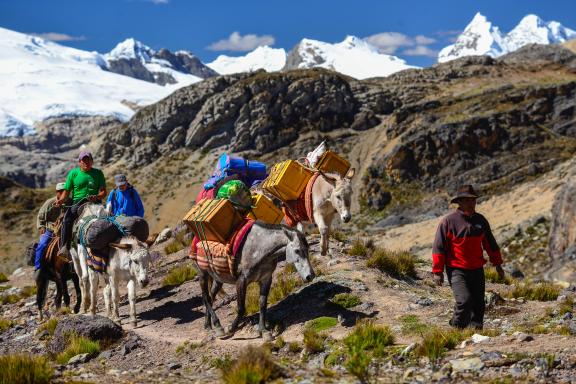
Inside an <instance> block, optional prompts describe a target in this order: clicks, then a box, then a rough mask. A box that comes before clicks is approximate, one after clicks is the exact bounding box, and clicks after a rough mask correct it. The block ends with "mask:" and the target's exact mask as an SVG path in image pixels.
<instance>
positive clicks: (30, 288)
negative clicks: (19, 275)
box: [20, 285, 37, 298]
mask: <svg viewBox="0 0 576 384" xmlns="http://www.w3.org/2000/svg"><path fill="white" fill-rule="evenodd" d="M36 292H37V288H36V286H35V285H27V286H25V287H24V288H22V290H21V291H20V296H21V297H22V298H27V297H30V296H34V295H35V294H36Z"/></svg>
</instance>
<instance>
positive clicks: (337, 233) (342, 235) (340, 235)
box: [330, 231, 348, 242]
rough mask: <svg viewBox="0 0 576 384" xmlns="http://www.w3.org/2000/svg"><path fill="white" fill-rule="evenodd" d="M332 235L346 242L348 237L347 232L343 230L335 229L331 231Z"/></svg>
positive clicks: (335, 238)
mask: <svg viewBox="0 0 576 384" xmlns="http://www.w3.org/2000/svg"><path fill="white" fill-rule="evenodd" d="M330 237H331V238H333V239H334V240H337V241H340V242H344V241H346V239H347V238H348V236H346V234H345V233H344V232H342V231H333V232H332V233H330Z"/></svg>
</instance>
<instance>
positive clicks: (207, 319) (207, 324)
mask: <svg viewBox="0 0 576 384" xmlns="http://www.w3.org/2000/svg"><path fill="white" fill-rule="evenodd" d="M199 277H200V280H199V281H200V290H201V291H202V303H203V304H204V309H205V311H204V312H205V313H204V329H206V330H208V329H212V316H210V311H209V310H208V305H207V304H206V301H205V300H204V291H208V280H209V279H210V277H209V276H208V274H207V273H206V272H204V271H202V270H200V276H199Z"/></svg>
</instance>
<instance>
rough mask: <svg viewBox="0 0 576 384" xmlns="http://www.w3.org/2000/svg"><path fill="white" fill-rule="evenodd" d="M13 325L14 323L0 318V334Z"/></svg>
mask: <svg viewBox="0 0 576 384" xmlns="http://www.w3.org/2000/svg"><path fill="white" fill-rule="evenodd" d="M13 325H14V322H13V321H12V320H8V319H4V318H2V317H0V332H4V331H5V330H7V329H8V328H10V327H11V326H13Z"/></svg>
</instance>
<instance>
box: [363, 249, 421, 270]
mask: <svg viewBox="0 0 576 384" xmlns="http://www.w3.org/2000/svg"><path fill="white" fill-rule="evenodd" d="M416 263H417V258H416V256H414V255H413V254H411V253H410V252H408V251H390V250H387V249H382V248H377V249H375V250H374V252H373V253H372V256H370V258H369V259H368V260H367V261H366V265H367V266H368V267H370V268H376V269H379V270H380V271H382V272H386V273H388V274H389V275H392V276H395V277H417V273H416Z"/></svg>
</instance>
